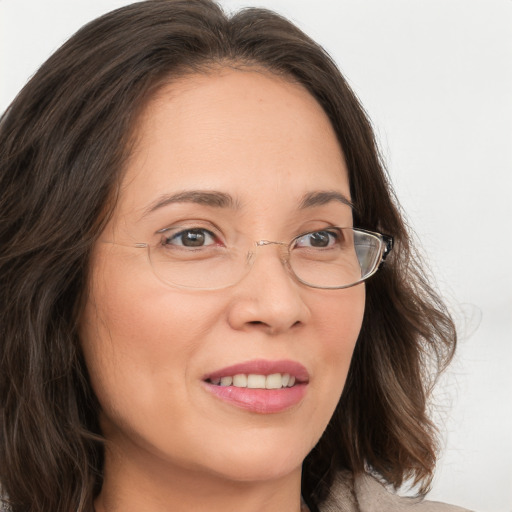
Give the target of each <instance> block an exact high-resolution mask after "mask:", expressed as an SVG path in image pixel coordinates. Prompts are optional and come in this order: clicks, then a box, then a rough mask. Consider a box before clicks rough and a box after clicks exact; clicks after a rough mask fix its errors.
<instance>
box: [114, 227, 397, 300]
mask: <svg viewBox="0 0 512 512" xmlns="http://www.w3.org/2000/svg"><path fill="white" fill-rule="evenodd" d="M328 229H351V230H352V231H355V232H359V233H365V234H368V235H372V236H374V237H376V238H377V239H378V240H379V241H380V250H381V251H380V256H379V259H378V260H377V263H376V264H375V267H374V268H373V269H372V271H371V272H369V273H368V274H367V275H365V276H364V277H362V278H361V279H359V280H357V281H356V282H354V283H350V284H348V285H342V286H320V285H314V284H311V283H308V282H307V281H304V280H302V279H301V278H300V277H299V276H298V275H297V274H296V273H295V271H294V270H293V268H292V266H291V265H290V253H291V247H292V244H293V243H294V242H295V240H297V239H298V238H301V237H303V236H304V235H306V234H307V233H309V232H306V233H302V234H300V235H297V236H296V237H293V238H292V239H291V241H290V242H288V243H287V242H281V241H274V240H265V239H262V240H258V241H255V242H254V245H255V246H256V247H261V246H264V245H280V246H283V247H286V249H287V257H286V258H284V259H283V264H285V265H286V268H287V269H288V272H289V273H290V274H291V276H292V277H293V278H294V279H295V280H296V281H297V282H299V283H301V284H303V285H305V286H307V287H309V288H316V289H321V290H343V289H345V288H351V287H352V286H356V285H358V284H360V283H362V282H364V281H366V280H367V279H368V278H370V277H371V276H373V275H374V274H375V273H376V272H377V271H378V270H379V269H380V268H381V267H382V266H383V265H384V262H385V260H386V258H387V257H388V255H389V253H390V252H391V250H392V249H393V246H394V238H393V237H392V236H391V235H384V234H381V233H378V232H376V231H370V230H367V229H362V228H353V227H349V228H347V227H344V228H343V227H340V226H330V227H329V228H328ZM320 231H321V230H320ZM311 232H312V233H313V232H314V231H311ZM105 243H111V244H113V245H119V246H122V247H132V248H133V247H134V248H137V249H147V254H148V260H149V264H150V266H151V269H152V271H153V274H154V275H155V277H156V278H157V279H158V280H159V281H160V282H161V283H163V284H165V285H166V286H169V287H170V288H180V289H185V290H197V291H208V290H211V291H214V290H223V289H225V288H230V287H231V286H235V285H237V284H238V283H239V282H240V281H241V280H242V279H243V278H244V277H245V276H246V275H247V273H249V271H250V267H249V270H248V271H247V273H245V274H244V275H243V276H242V277H241V278H240V279H238V280H237V281H235V282H234V283H230V284H228V285H225V286H220V287H215V288H203V287H194V286H186V285H180V284H177V283H171V282H169V281H165V280H164V279H162V278H161V277H160V276H159V275H158V273H157V272H156V270H155V267H154V265H153V262H152V259H151V245H150V244H149V243H147V242H137V243H134V244H120V243H118V242H112V241H107V242H105ZM253 256H254V253H253V252H251V251H250V250H249V252H248V258H247V262H248V264H249V262H250V261H251V259H252V257H253Z"/></svg>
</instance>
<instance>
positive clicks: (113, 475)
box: [95, 449, 301, 512]
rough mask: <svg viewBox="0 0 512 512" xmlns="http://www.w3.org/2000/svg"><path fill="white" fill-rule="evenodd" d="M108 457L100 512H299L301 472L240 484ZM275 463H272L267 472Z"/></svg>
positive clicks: (161, 464)
mask: <svg viewBox="0 0 512 512" xmlns="http://www.w3.org/2000/svg"><path fill="white" fill-rule="evenodd" d="M155 459H156V458H153V459H152V460H151V461H150V460H148V459H147V458H146V460H136V459H134V458H132V457H126V456H124V457H123V456H116V455H115V454H114V453H112V451H111V450H108V449H107V450H106V453H105V471H104V481H103V487H102V490H101V493H100V494H99V496H98V497H97V499H96V501H95V510H96V512H121V511H122V512H139V511H140V510H144V511H145V512H171V511H172V512H189V511H190V510H197V511H203V510H204V511H206V510H207V511H208V512H225V511H226V510H236V511H237V512H299V511H300V510H301V505H300V482H301V468H300V467H298V468H296V469H295V470H293V471H292V472H291V473H289V474H286V475H280V476H278V477H275V478H272V479H268V480H258V481H237V480H235V479H233V478H229V477H226V476H224V475H219V474H215V473H212V472H208V471H204V470H194V469H184V468H183V467H181V466H177V465H173V464H171V463H169V462H168V461H162V460H161V459H156V460H155ZM270 466H271V461H269V467H270Z"/></svg>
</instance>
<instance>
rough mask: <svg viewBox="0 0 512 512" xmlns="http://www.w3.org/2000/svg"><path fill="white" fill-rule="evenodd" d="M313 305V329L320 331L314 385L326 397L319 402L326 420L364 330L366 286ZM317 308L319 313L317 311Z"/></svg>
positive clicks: (317, 339)
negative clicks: (362, 329)
mask: <svg viewBox="0 0 512 512" xmlns="http://www.w3.org/2000/svg"><path fill="white" fill-rule="evenodd" d="M334 294H336V295H333V296H327V297H325V296H324V297H323V298H319V300H318V301H317V303H316V304H314V305H313V307H314V308H315V309H314V310H313V315H312V318H313V323H314V325H313V328H314V329H315V331H316V332H317V338H316V342H317V343H318V346H317V347H316V350H315V352H314V353H315V355H316V360H315V364H314V367H315V368H317V373H316V374H315V375H314V379H312V385H314V386H315V387H316V388H318V393H319V394H320V395H321V396H322V397H324V399H323V400H322V401H321V402H320V403H319V408H321V409H322V416H323V417H324V422H328V421H329V419H330V416H331V415H332V413H333V412H334V408H335V407H336V405H337V403H338V401H339V399H340V396H341V393H342V391H343V387H344V385H345V381H346V378H347V374H348V370H349V367H350V362H351V360H352V355H353V353H354V348H355V345H356V342H357V338H358V336H359V332H360V330H361V325H362V321H363V315H364V306H365V288H364V285H358V286H355V287H352V288H347V289H345V290H339V291H336V292H334ZM315 311H316V314H315V313H314V312H315Z"/></svg>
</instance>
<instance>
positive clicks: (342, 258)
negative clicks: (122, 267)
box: [110, 226, 393, 290]
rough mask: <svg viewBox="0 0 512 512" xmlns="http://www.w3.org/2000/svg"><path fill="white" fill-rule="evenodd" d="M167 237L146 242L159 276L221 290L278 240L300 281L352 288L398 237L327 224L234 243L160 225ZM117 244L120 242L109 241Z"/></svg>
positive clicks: (284, 261)
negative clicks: (283, 237) (286, 236)
mask: <svg viewBox="0 0 512 512" xmlns="http://www.w3.org/2000/svg"><path fill="white" fill-rule="evenodd" d="M158 233H159V234H161V235H162V239H161V240H160V242H159V243H157V244H155V245H150V244H148V243H137V244H135V245H132V246H130V247H136V248H141V249H142V248H145V249H146V250H147V251H148V258H149V261H150V264H151V266H152V268H153V271H154V273H155V275H156V277H157V278H158V279H159V280H161V281H162V282H163V283H165V284H167V285H169V286H172V287H177V288H189V289H196V290H218V289H222V288H227V287H229V286H233V285H235V284H237V283H238V282H240V281H241V280H242V279H243V278H244V276H245V275H247V274H248V272H249V271H250V269H251V266H252V264H253V263H254V260H255V257H256V251H257V250H259V249H261V248H262V247H266V246H271V245H272V246H277V249H278V252H279V255H280V259H281V262H282V264H283V265H284V266H285V267H286V268H287V270H288V271H289V273H290V274H291V275H292V276H293V277H294V278H295V279H296V280H297V281H299V282H300V283H302V284H304V285H306V286H310V287H312V288H322V289H340V288H349V287H351V286H354V285H356V284H359V283H361V282H362V281H364V280H366V279H368V278H369V277H370V276H372V275H373V274H375V272H377V270H378V269H379V268H380V266H381V264H382V263H383V262H384V260H385V259H386V257H387V255H388V254H389V252H390V251H391V249H392V248H393V238H392V237H391V236H387V235H381V234H380V233H374V232H372V231H367V230H364V229H356V228H341V227H328V228H325V229H320V230H315V231H309V232H307V233H302V234H300V235H298V236H296V237H295V238H293V239H292V240H291V241H290V242H289V243H285V242H274V241H270V240H259V241H257V242H252V243H250V244H246V246H245V247H244V244H242V245H241V246H240V247H239V246H234V247H230V246H227V245H226V244H224V243H222V242H221V241H220V240H219V237H218V236H217V235H216V234H215V233H214V232H213V231H212V230H210V229H206V228H203V227H183V226H181V227H173V228H166V229H162V230H160V231H158ZM110 243H114V244H115V245H124V244H118V243H117V242H110Z"/></svg>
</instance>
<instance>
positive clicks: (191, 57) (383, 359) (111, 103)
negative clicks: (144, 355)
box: [0, 0, 456, 512]
mask: <svg viewBox="0 0 512 512" xmlns="http://www.w3.org/2000/svg"><path fill="white" fill-rule="evenodd" d="M226 65H228V66H235V67H237V66H240V67H245V66H257V67H259V68H263V69H266V70H268V71H269V72H271V73H275V74H278V75H280V76H283V77H285V78H287V79H288V80H291V81H294V82H296V83H299V84H302V85H303V86H304V87H305V88H306V89H307V90H308V91H309V92H310V93H311V94H312V95H313V96H314V97H315V98H316V100H317V101H318V102H319V104H320V105H321V106H322V107H323V109H324V111H325V112H326V114H327V115H328V117H329V119H330V121H331V123H332V125H333V127H334V130H335V132H336V134H337V137H338V139H339V143H340V145H341V147H342V148H343V151H344V154H345V158H346V163H347V166H348V171H349V180H350V187H351V195H352V198H353V200H354V202H355V205H356V211H355V217H354V223H355V224H356V225H357V226H359V227H362V228H366V229H370V230H373V231H380V232H384V233H389V234H392V235H393V236H394V239H395V249H394V250H393V252H392V253H391V255H390V257H389V258H388V260H387V261H386V264H385V266H384V267H383V268H382V269H381V271H379V272H378V273H377V274H376V275H375V276H374V277H372V278H371V279H370V280H369V281H368V282H367V284H366V287H367V299H366V300H367V302H366V309H365V315H364V320H363V326H362V330H361V333H360V336H359V339H358V343H357V346H356V349H355V352H354V355H353V360H352V364H351V367H350V371H349V375H348V379H347V382H346V385H345V389H344V391H343V394H342V397H341V400H340V402H339V404H338V406H337V408H336V411H335V413H334V415H333V417H332V419H331V421H330V423H329V425H328V427H327V429H326V431H325V433H324V435H323V436H322V438H321V439H320V441H319V442H318V444H317V446H316V447H315V448H314V449H313V451H312V452H311V453H310V454H309V455H308V457H307V458H306V460H305V461H304V464H303V483H302V491H303V495H304V497H305V498H306V500H307V501H308V503H309V504H310V505H311V506H312V507H315V506H317V505H318V504H320V503H321V502H322V500H323V499H325V496H326V494H327V492H328V491H329V488H330V485H331V483H332V480H333V476H334V474H335V472H336V471H338V470H349V471H351V472H352V473H354V474H356V473H359V472H363V471H368V470H371V471H373V472H375V473H377V474H379V475H380V476H381V477H382V479H383V480H385V481H386V482H388V483H390V484H392V485H393V486H395V487H399V486H400V485H401V484H402V483H403V482H404V481H405V480H411V481H412V482H413V483H414V484H415V485H417V486H418V488H419V492H420V493H425V492H426V490H427V489H428V486H429V483H430V480H431V478H432V474H433V469H434V466H435V461H436V436H435V433H436V431H435V428H434V426H433V424H432V422H431V420H430V419H429V417H428V414H427V411H428V398H429V395H430V392H431V389H432V385H433V383H434V382H435V380H436V377H437V375H438V374H439V372H440V371H442V369H444V367H445V365H446V364H447V363H448V362H449V360H450V358H451V357H452V355H453V351H454V349H455V340H456V336H455V329H454V326H453V322H452V321H451V319H450V317H449V315H448V313H447V311H446V308H445V307H444V305H443V303H442V301H441V300H440V299H439V297H438V296H437V295H436V292H435V291H434V290H433V289H432V287H431V285H430V284H429V279H428V277H427V275H426V274H425V272H424V271H423V270H422V265H421V261H420V259H419V258H418V256H417V254H416V253H415V251H414V248H413V245H412V243H411V237H410V233H409V232H408V229H407V227H406V224H405V222H404V220H403V218H402V214H401V211H400V208H399V206H398V203H397V201H396V198H395V196H394V194H393V191H392V189H391V186H390V184H389V181H388V177H387V174H386V172H385V170H384V166H383V164H382V161H381V158H380V156H379V151H378V148H377V145H376V142H375V138H374V134H373V131H372V128H371V124H370V122H369V120H368V118H367V116H366V114H365V112H364V110H363V108H362V107H361V105H360V104H359V101H358V99H357V98H356V96H355V95H354V93H353V92H352V91H351V90H350V88H349V86H348V85H347V83H346V81H345V79H344V78H343V76H342V75H341V73H340V71H339V70H338V69H337V67H336V65H335V64H334V63H333V61H332V60H331V58H330V57H329V55H328V54H327V53H326V52H325V51H324V50H323V49H322V48H321V47H320V46H319V45H318V44H316V43H315V42H314V41H312V40H311V39H310V38H309V37H307V36H306V35H305V34H304V33H303V32H301V31H300V30H299V29H298V28H297V27H295V26H294V25H293V24H291V23H290V22H289V21H287V20H286V19H284V18H282V17H280V16H278V15H277V14H275V13H273V12H270V11H267V10H263V9H246V10H243V11H240V12H238V13H236V14H234V15H232V16H228V15H226V14H225V13H224V12H223V11H222V9H221V8H220V7H219V6H218V5H217V4H216V3H214V2H212V1H210V0H193V1H190V0H149V1H146V2H140V3H136V4H132V5H130V6H127V7H124V8H121V9H118V10H116V11H113V12H112V13H109V14H107V15H105V16H103V17H101V18H98V19H97V20H95V21H93V22H91V23H89V24H88V25H86V26H85V27H84V28H82V29H81V30H79V31H78V32H77V33H76V34H75V35H74V36H73V37H72V38H71V39H70V40H69V41H68V42H67V43H65V44H64V45H63V46H62V47H61V48H60V49H59V50H58V51H56V52H55V53H54V55H53V56H52V57H50V58H49V59H48V61H47V62H46V63H45V64H43V66H42V67H41V68H40V69H39V70H38V72H37V73H36V74H35V75H34V77H33V78H32V79H31V80H30V81H29V83H28V84H27V85H26V86H25V88H24V89H23V90H22V91H21V92H20V94H19V95H18V96H17V97H16V99H15V100H14V102H13V103H12V104H11V106H10V107H9V108H8V110H7V111H6V112H5V114H4V115H3V116H2V118H1V120H0V190H1V194H0V333H1V339H0V422H1V423H0V482H1V483H2V486H3V492H4V499H5V502H6V503H7V504H8V505H9V506H10V508H11V509H12V511H13V512H21V511H31V512H54V511H56V510H59V511H78V512H85V511H90V510H92V503H93V499H94V497H95V496H96V495H97V493H98V492H99V490H100V488H101V484H102V468H103V444H102V437H101V431H100V428H99V424H98V411H99V405H98V402H97V400H96V398H95V396H94V393H93V392H92V390H91V387H90V385H89V379H88V375H87V368H86V366H85V364H84V360H83V357H82V353H81V349H80V342H79V338H78V328H77V325H78V320H79V318H80V316H81V313H82V308H83V298H84V297H83V295H84V289H85V286H86V283H87V281H88V262H89V256H90V253H91V249H92V247H93V246H94V244H95V242H96V240H97V239H98V236H99V234H100V233H101V231H102V228H103V226H104V225H105V223H106V221H107V220H108V218H109V216H110V215H111V213H112V210H113V208H114V207H115V200H116V192H117V190H118V185H119V181H120V177H121V176H122V172H123V166H124V163H125V161H126V158H127V157H128V155H129V153H130V148H131V145H130V141H131V135H132V133H133V130H134V127H135V125H136V122H137V118H138V115H139V114H140V112H141V110H142V109H143V108H144V106H145V104H146V103H147V101H148V99H149V98H150V97H151V95H152V94H153V93H154V92H155V91H156V90H157V89H158V87H160V86H161V85H162V84H163V83H165V82H166V81H169V80H171V81H172V80H174V79H176V78H180V77H181V76H184V75H186V74H189V73H207V72H209V71H210V70H211V69H212V68H215V67H219V66H226Z"/></svg>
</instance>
